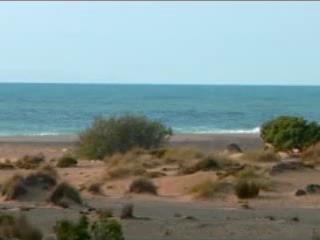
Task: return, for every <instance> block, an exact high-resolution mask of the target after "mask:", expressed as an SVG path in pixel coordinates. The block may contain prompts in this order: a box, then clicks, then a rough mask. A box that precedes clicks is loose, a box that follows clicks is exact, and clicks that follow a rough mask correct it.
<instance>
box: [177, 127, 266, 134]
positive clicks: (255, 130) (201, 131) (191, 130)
mask: <svg viewBox="0 0 320 240" xmlns="http://www.w3.org/2000/svg"><path fill="white" fill-rule="evenodd" d="M173 130H176V132H178V133H199V134H214V133H218V134H219V133H220V134H234V133H246V134H257V133H260V127H255V128H252V129H203V128H189V129H182V128H180V129H179V128H176V129H173Z"/></svg>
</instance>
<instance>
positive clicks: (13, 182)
mask: <svg viewBox="0 0 320 240" xmlns="http://www.w3.org/2000/svg"><path fill="white" fill-rule="evenodd" d="M26 192H27V190H26V188H25V185H24V178H23V176H21V175H18V174H16V175H13V176H12V177H11V178H9V179H8V180H7V181H6V182H4V184H3V185H2V188H1V195H2V196H5V200H14V199H17V198H18V197H20V196H21V195H24V194H25V193H26Z"/></svg>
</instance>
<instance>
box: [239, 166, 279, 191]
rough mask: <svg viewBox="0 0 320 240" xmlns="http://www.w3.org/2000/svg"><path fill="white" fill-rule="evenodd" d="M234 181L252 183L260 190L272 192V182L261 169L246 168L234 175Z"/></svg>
mask: <svg viewBox="0 0 320 240" xmlns="http://www.w3.org/2000/svg"><path fill="white" fill-rule="evenodd" d="M235 178H236V181H242V180H245V181H254V182H255V183H256V184H257V185H259V188H260V189H261V190H265V191H272V190H273V188H274V182H272V181H271V180H270V179H269V177H268V176H266V174H265V172H263V170H261V169H256V168H254V167H250V166H247V167H246V168H244V169H242V170H241V171H239V172H238V173H237V174H236V175H235Z"/></svg>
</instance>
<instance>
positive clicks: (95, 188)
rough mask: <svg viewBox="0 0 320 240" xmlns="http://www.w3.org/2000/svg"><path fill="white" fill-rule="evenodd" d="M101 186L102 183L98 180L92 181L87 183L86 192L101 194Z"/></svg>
mask: <svg viewBox="0 0 320 240" xmlns="http://www.w3.org/2000/svg"><path fill="white" fill-rule="evenodd" d="M101 186H102V184H101V183H99V182H94V183H91V184H89V186H88V188H87V189H88V192H90V193H92V194H101Z"/></svg>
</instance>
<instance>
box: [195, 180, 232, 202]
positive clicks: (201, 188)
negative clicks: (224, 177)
mask: <svg viewBox="0 0 320 240" xmlns="http://www.w3.org/2000/svg"><path fill="white" fill-rule="evenodd" d="M231 190H232V184H231V183H228V182H226V181H212V180H209V179H208V180H205V181H203V182H201V183H198V184H196V185H195V186H193V187H192V189H191V193H192V194H193V195H194V196H195V197H196V198H203V199H210V198H213V197H221V196H223V194H225V193H228V192H230V191H231Z"/></svg>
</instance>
